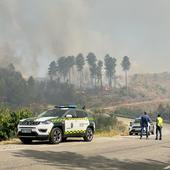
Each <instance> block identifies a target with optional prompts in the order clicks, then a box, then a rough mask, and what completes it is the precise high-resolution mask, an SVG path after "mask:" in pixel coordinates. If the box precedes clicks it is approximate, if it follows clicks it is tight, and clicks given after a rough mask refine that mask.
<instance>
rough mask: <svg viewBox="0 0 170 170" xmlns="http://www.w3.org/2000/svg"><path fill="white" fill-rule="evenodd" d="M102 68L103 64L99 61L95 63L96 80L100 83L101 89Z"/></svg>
mask: <svg viewBox="0 0 170 170" xmlns="http://www.w3.org/2000/svg"><path fill="white" fill-rule="evenodd" d="M102 67H103V62H102V61H101V60H99V61H98V63H97V79H98V82H100V87H101V88H102V86H103V83H102Z"/></svg>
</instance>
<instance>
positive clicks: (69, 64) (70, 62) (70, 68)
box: [66, 56, 75, 83]
mask: <svg viewBox="0 0 170 170" xmlns="http://www.w3.org/2000/svg"><path fill="white" fill-rule="evenodd" d="M74 65H75V58H74V56H68V57H67V58H66V67H67V70H68V80H69V82H70V83H71V77H72V76H71V72H73V66H74Z"/></svg>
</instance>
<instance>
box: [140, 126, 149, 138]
mask: <svg viewBox="0 0 170 170" xmlns="http://www.w3.org/2000/svg"><path fill="white" fill-rule="evenodd" d="M144 129H145V130H146V138H148V127H147V126H142V127H141V132H140V137H141V138H142V135H143V132H144Z"/></svg>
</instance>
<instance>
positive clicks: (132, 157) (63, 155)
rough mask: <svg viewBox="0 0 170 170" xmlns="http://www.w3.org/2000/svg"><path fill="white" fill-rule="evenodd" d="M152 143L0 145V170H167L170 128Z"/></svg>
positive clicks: (103, 140) (109, 141)
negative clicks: (159, 139) (158, 139)
mask: <svg viewBox="0 0 170 170" xmlns="http://www.w3.org/2000/svg"><path fill="white" fill-rule="evenodd" d="M154 139H155V136H150V138H149V140H146V139H145V138H143V139H142V140H140V139H139V137H138V136H127V137H114V138H104V137H95V138H94V140H93V141H92V142H91V143H86V142H83V141H82V140H81V139H77V140H69V141H68V142H65V143H61V144H59V145H49V144H48V143H35V144H32V145H23V144H17V145H16V144H10V145H0V170H8V169H9V170H31V169H33V170H36V169H41V170H47V169H48V170H50V169H71V170H76V169H92V170H93V169H101V170H103V169H107V170H109V169H114V170H137V169H139V170H156V169H158V170H161V169H170V126H169V125H166V126H165V127H164V136H163V140H162V141H155V140H154Z"/></svg>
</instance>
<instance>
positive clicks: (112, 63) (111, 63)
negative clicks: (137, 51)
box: [104, 54, 116, 87]
mask: <svg viewBox="0 0 170 170" xmlns="http://www.w3.org/2000/svg"><path fill="white" fill-rule="evenodd" d="M104 64H105V70H106V76H107V78H108V83H109V87H112V79H113V78H114V79H115V78H116V76H115V73H116V59H115V58H113V57H110V56H109V55H108V54H107V55H106V56H105V58H104Z"/></svg>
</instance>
